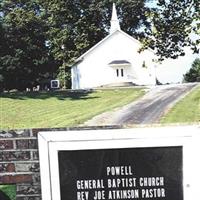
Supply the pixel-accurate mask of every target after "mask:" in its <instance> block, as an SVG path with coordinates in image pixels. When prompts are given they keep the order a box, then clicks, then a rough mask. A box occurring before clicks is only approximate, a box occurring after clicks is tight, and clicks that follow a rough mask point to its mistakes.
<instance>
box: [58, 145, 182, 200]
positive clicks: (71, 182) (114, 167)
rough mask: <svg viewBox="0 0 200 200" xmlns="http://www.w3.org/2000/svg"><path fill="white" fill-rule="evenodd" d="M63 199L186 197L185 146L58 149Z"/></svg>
mask: <svg viewBox="0 0 200 200" xmlns="http://www.w3.org/2000/svg"><path fill="white" fill-rule="evenodd" d="M58 163H59V176H60V194H61V200H103V199H106V200H110V199H112V200H117V199H156V200H157V199H163V200H183V148H182V146H171V147H145V148H118V149H92V150H60V151H58Z"/></svg>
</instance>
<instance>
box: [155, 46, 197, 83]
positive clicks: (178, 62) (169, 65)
mask: <svg viewBox="0 0 200 200" xmlns="http://www.w3.org/2000/svg"><path fill="white" fill-rule="evenodd" d="M185 52H186V55H185V56H181V57H179V58H177V59H166V60H164V61H163V63H162V64H161V65H160V66H158V67H157V68H156V76H157V78H158V80H159V81H160V82H161V83H180V82H182V81H183V75H184V74H185V73H186V72H187V71H188V70H189V69H190V68H191V65H192V63H193V61H194V60H195V58H200V55H199V54H193V53H192V51H191V50H190V48H188V47H187V48H185Z"/></svg>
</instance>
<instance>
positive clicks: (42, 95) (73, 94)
mask: <svg viewBox="0 0 200 200" xmlns="http://www.w3.org/2000/svg"><path fill="white" fill-rule="evenodd" d="M91 93H95V91H93V90H64V91H61V90H59V91H39V92H11V93H3V94H1V98H10V99H18V100H27V99H44V100H45V99H49V98H57V99H59V100H67V99H68V100H87V99H94V98H99V97H90V96H89V95H90V94H91Z"/></svg>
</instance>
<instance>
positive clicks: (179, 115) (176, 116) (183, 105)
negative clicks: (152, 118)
mask: <svg viewBox="0 0 200 200" xmlns="http://www.w3.org/2000/svg"><path fill="white" fill-rule="evenodd" d="M184 122H188V123H190V122H200V87H198V88H197V89H195V90H193V91H192V92H191V93H190V94H189V95H187V96H186V97H185V98H184V99H182V100H181V101H180V102H178V103H177V104H176V105H175V106H174V107H173V108H172V109H171V110H170V112H169V113H167V115H166V116H164V117H163V118H162V119H161V123H184Z"/></svg>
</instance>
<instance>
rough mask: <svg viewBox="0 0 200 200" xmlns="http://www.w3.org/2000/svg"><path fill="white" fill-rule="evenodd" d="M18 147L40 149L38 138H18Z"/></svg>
mask: <svg viewBox="0 0 200 200" xmlns="http://www.w3.org/2000/svg"><path fill="white" fill-rule="evenodd" d="M16 148H17V149H38V143H37V140H36V139H28V140H17V141H16Z"/></svg>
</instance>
